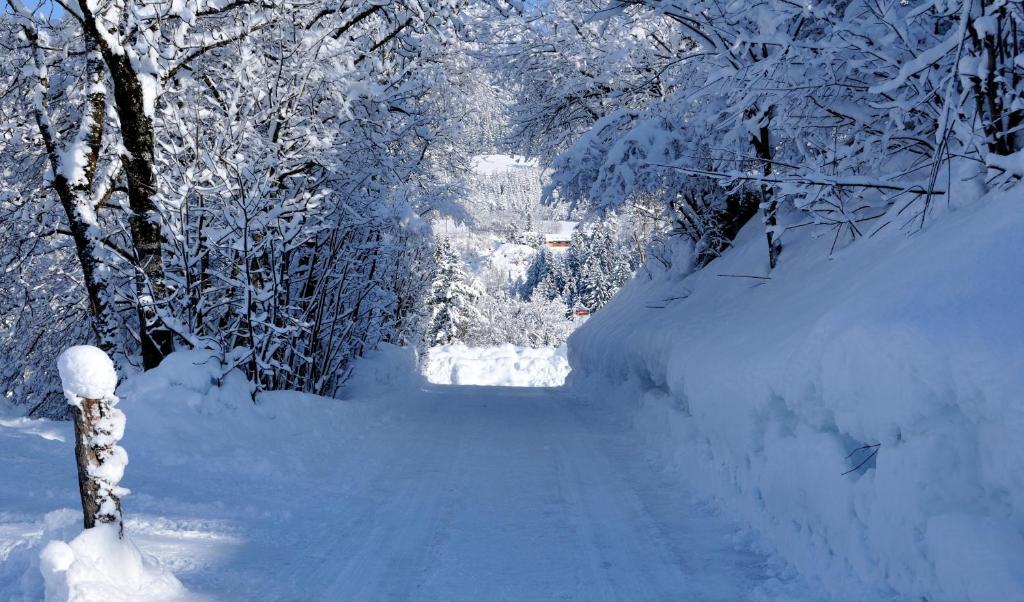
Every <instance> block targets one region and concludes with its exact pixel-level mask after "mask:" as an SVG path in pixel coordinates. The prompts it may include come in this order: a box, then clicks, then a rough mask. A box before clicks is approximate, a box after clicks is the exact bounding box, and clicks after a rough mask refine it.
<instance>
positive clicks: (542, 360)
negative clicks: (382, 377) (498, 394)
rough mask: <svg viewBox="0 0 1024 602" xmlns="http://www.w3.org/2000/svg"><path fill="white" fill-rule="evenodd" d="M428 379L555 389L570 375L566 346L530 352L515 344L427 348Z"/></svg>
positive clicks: (452, 382) (438, 381)
mask: <svg viewBox="0 0 1024 602" xmlns="http://www.w3.org/2000/svg"><path fill="white" fill-rule="evenodd" d="M425 374H426V377H427V380H429V381H430V382H432V383H436V384H445V385H482V386H499V387H558V386H561V385H562V383H564V382H565V377H566V376H567V375H568V374H569V363H568V361H567V360H566V350H565V346H562V347H547V348H542V349H530V348H526V347H516V346H514V345H501V346H500V347H466V346H465V345H461V344H457V345H444V346H441V347H434V348H432V349H430V351H429V352H428V355H427V363H426V368H425Z"/></svg>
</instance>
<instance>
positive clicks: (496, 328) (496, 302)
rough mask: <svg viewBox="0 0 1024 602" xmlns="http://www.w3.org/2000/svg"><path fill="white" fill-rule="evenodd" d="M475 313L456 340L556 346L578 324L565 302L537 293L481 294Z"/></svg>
mask: <svg viewBox="0 0 1024 602" xmlns="http://www.w3.org/2000/svg"><path fill="white" fill-rule="evenodd" d="M475 308H476V317H475V318H474V319H473V320H472V321H471V322H469V326H468V329H467V330H466V333H465V334H464V335H463V336H461V337H460V338H459V339H457V341H456V342H459V343H464V344H466V345H468V346H470V347H492V346H496V345H502V344H505V343H509V344H512V345H515V346H518V347H556V346H558V345H561V344H562V343H564V342H565V340H566V339H567V338H568V337H569V334H570V333H572V330H573V329H574V328H575V327H576V326H577V324H578V323H577V322H576V321H575V320H573V319H572V318H569V317H567V316H566V310H565V305H563V304H562V303H561V302H559V301H553V300H548V299H544V298H541V297H539V296H538V297H537V298H534V299H530V300H523V299H519V298H517V297H513V296H510V295H505V294H496V295H486V296H482V297H480V298H479V299H478V300H477V301H476V304H475Z"/></svg>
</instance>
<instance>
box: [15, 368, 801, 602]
mask: <svg viewBox="0 0 1024 602" xmlns="http://www.w3.org/2000/svg"><path fill="white" fill-rule="evenodd" d="M599 405H600V404H593V405H592V404H588V403H585V402H583V401H580V400H575V399H572V398H571V397H569V395H568V394H567V393H564V392H562V391H560V390H558V389H529V388H497V387H453V386H429V387H428V388H426V389H424V391H423V392H422V393H418V394H413V395H409V396H405V398H403V399H394V398H392V399H386V400H374V401H373V402H362V405H359V404H357V406H356V407H355V408H354V409H353V407H348V408H347V409H346V410H345V414H344V416H345V420H346V422H347V424H341V423H340V421H337V420H336V417H334V418H332V417H331V415H330V414H329V413H328V412H326V411H325V412H324V413H325V415H326V418H323V419H322V420H323V425H322V427H321V428H320V430H319V431H318V433H317V436H316V439H315V440H313V441H307V440H306V439H308V438H309V432H308V430H309V429H308V427H299V428H294V429H293V428H292V426H294V425H288V426H286V428H284V429H280V432H281V441H277V442H273V441H271V442H268V445H267V446H266V447H268V448H269V449H268V453H267V454H266V455H264V456H257V455H253V456H251V457H250V458H249V459H248V460H247V462H248V463H249V464H250V465H251V467H252V472H251V473H250V474H245V473H244V472H240V471H238V470H235V469H230V470H223V469H219V468H217V467H215V466H214V467H209V468H207V470H210V471H219V472H218V473H217V474H218V476H217V477H216V478H213V477H211V476H206V477H201V478H192V479H189V478H187V477H186V475H189V474H191V471H192V470H195V465H194V463H184V464H182V465H180V466H174V465H170V464H167V461H166V459H159V460H158V457H157V456H156V455H151V454H149V453H147V452H146V451H145V448H144V447H143V445H142V444H141V443H140V444H137V445H136V446H135V447H136V448H137V449H138V448H142V449H141V450H140V451H139V452H138V453H136V454H135V455H134V456H133V457H132V463H131V464H130V465H129V475H130V477H131V478H130V479H126V480H130V481H131V486H132V488H133V489H135V491H136V492H137V493H135V494H133V495H132V496H131V497H129V498H128V501H127V502H126V504H127V508H128V516H129V524H128V529H129V532H130V533H131V535H132V537H133V539H134V540H135V541H136V542H138V544H139V546H140V547H141V548H142V549H143V550H145V551H146V552H147V553H149V554H152V555H154V556H155V557H156V558H157V559H159V560H160V562H161V563H162V564H165V565H166V566H168V567H169V568H171V569H172V570H174V571H175V573H176V574H177V575H178V576H179V578H181V579H182V581H183V582H184V583H185V584H186V586H187V587H189V588H190V589H191V590H192V591H194V592H197V593H200V594H205V595H208V596H210V597H212V598H213V599H217V600H257V599H258V600H445V601H454V600H487V601H494V600H516V601H525V600H587V601H596V600H722V601H739V600H766V599H777V598H785V599H797V600H810V599H815V598H814V596H810V595H808V592H810V590H809V589H808V588H806V586H803V585H801V584H800V583H799V582H789V581H788V580H785V579H784V580H783V581H779V580H778V579H776V578H773V577H772V570H771V568H770V563H768V562H766V560H765V558H764V557H763V556H761V555H759V554H757V553H755V552H753V551H751V550H750V544H749V537H747V536H739V535H737V533H738V531H739V529H738V527H737V526H736V525H733V524H730V523H728V522H726V521H725V520H723V519H721V518H719V517H716V516H715V515H714V513H713V512H712V511H710V510H709V509H708V508H706V507H704V506H703V505H701V504H698V503H695V502H693V501H691V497H690V495H689V494H688V493H687V491H685V490H683V489H681V488H680V486H679V485H676V484H673V483H671V482H669V481H668V480H667V479H666V478H665V477H664V476H663V475H660V474H659V473H658V472H657V471H655V470H654V469H652V468H651V467H650V466H649V465H648V464H647V462H646V461H645V460H644V459H643V457H642V454H641V452H640V451H639V450H638V448H637V446H636V445H634V444H633V443H632V442H631V440H630V434H629V431H628V429H627V428H626V425H625V424H624V423H623V422H622V421H621V420H616V419H614V418H613V417H612V416H610V415H609V414H608V413H607V412H606V411H602V410H599V409H597V408H598V406H599ZM339 407H342V406H339ZM384 408H388V409H386V410H385V409H384ZM332 420H334V421H335V422H337V423H338V424H332V422H331V421H332ZM299 424H301V423H296V425H299ZM305 424H309V422H308V421H307V423H305ZM343 427H344V428H343ZM240 430H241V427H240ZM332 432H337V437H332ZM353 433H355V434H353ZM236 437H238V435H236ZM300 439H302V442H301V444H299V443H296V442H297V441H298V440H300ZM243 441H245V439H244V438H240V439H237V440H236V441H233V442H232V445H234V446H238V445H240V442H243ZM2 443H3V440H0V444H2ZM54 443H55V442H54V441H47V440H43V439H38V440H36V441H35V443H34V444H33V445H37V446H39V447H38V449H34V450H31V451H28V452H26V453H24V458H23V459H24V461H25V462H26V463H27V464H26V465H25V467H24V469H25V471H26V473H29V472H31V473H32V474H33V475H38V474H40V473H41V472H46V470H45V467H40V466H33V465H32V464H31V463H32V462H37V461H42V462H44V463H45V462H50V463H51V464H53V465H54V466H55V467H56V469H57V470H56V472H57V473H59V474H57V475H56V476H55V479H57V480H55V482H54V484H53V489H54V490H55V491H51V492H47V494H46V495H47V497H48V498H49V499H51V502H48V503H55V507H56V508H60V507H62V506H63V507H69V508H73V507H74V501H75V500H74V490H73V480H72V479H73V473H71V469H72V464H71V463H70V460H69V459H68V458H67V456H66V454H67V453H68V452H69V449H70V448H68V447H67V446H66V444H60V447H57V448H54V447H52V446H53V445H54ZM215 443H216V442H215ZM215 443H211V445H213V444H215ZM154 445H155V444H154ZM243 445H244V444H243ZM290 445H301V447H295V448H291V447H289V446H290ZM45 446H50V447H48V448H47V447H45ZM43 449H51V450H55V451H54V458H53V459H52V460H45V459H44V460H39V458H42V457H44V456H43V454H42V452H41V450H43ZM297 450H298V451H297ZM240 451H244V450H240ZM48 453H49V452H48ZM129 453H132V448H131V447H129ZM210 453H215V454H216V455H217V456H218V457H221V456H223V455H224V453H225V452H224V451H222V450H219V449H211V450H210ZM302 454H306V455H307V456H308V457H305V458H304V457H302ZM58 462H59V464H58ZM158 464H159V466H158ZM189 464H193V466H192V467H190V466H189ZM51 472H52V471H51ZM58 477H59V478H58ZM26 478H36V479H38V477H35V476H33V477H26ZM24 501H25V502H26V503H25V504H24V507H25V509H26V510H27V509H28V508H32V509H33V510H36V511H38V509H40V508H39V504H38V495H37V496H36V498H35V499H34V500H24ZM12 505H13V506H15V507H17V506H18V505H19V504H18V503H14V502H12ZM49 509H52V508H43V509H42V510H44V511H45V510H49ZM0 526H2V525H0ZM9 527H11V528H17V524H14V525H13V526H12V525H9ZM0 531H2V530H0ZM9 577H10V576H9ZM9 577H8V578H9ZM2 578H3V572H2V571H0V580H2ZM3 585H4V584H3V583H0V593H2V592H3V587H2V586H3ZM8 585H10V584H8Z"/></svg>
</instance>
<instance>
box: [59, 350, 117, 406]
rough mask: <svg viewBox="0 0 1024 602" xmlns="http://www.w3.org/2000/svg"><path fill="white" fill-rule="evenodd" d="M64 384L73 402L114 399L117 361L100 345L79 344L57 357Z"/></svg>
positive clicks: (67, 394)
mask: <svg viewBox="0 0 1024 602" xmlns="http://www.w3.org/2000/svg"><path fill="white" fill-rule="evenodd" d="M57 370H58V371H59V372H60V381H61V386H62V387H63V389H64V395H66V396H67V398H68V401H69V403H77V402H78V400H79V399H111V398H113V397H114V389H116V388H117V372H116V371H115V370H114V362H112V361H111V360H110V358H109V357H107V354H106V353H104V352H103V350H101V349H99V348H98V347H92V346H90V345H76V346H74V347H69V348H68V349H66V350H65V351H64V352H63V353H61V354H60V356H59V357H58V358H57Z"/></svg>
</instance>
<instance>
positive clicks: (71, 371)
mask: <svg viewBox="0 0 1024 602" xmlns="http://www.w3.org/2000/svg"><path fill="white" fill-rule="evenodd" d="M57 365H58V368H59V370H60V376H61V381H62V385H63V387H64V395H65V396H66V397H67V399H68V404H70V405H71V412H72V414H73V415H74V420H75V460H76V462H77V464H78V490H79V493H80V494H81V497H82V515H83V523H84V525H85V528H86V529H91V528H93V527H95V526H96V524H97V523H100V524H115V525H116V526H117V529H118V533H119V534H123V531H124V526H123V524H122V523H121V496H122V495H124V494H125V493H127V491H126V490H125V489H123V488H121V487H120V486H119V485H118V483H119V482H120V481H121V477H122V476H123V475H124V468H125V465H127V464H128V454H127V453H126V452H125V450H124V448H122V447H121V446H119V445H118V444H117V443H118V441H120V439H121V437H122V435H124V424H125V417H124V413H123V412H121V410H119V409H117V407H115V406H116V405H117V396H115V395H114V387H115V386H116V384H117V374H116V372H115V371H114V365H113V362H111V361H110V358H109V357H107V355H106V354H105V353H103V351H102V350H100V349H98V348H96V347H89V346H84V345H83V346H78V347H72V348H70V349H68V350H67V351H65V352H64V353H62V354H61V356H60V358H59V359H58V360H57Z"/></svg>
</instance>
